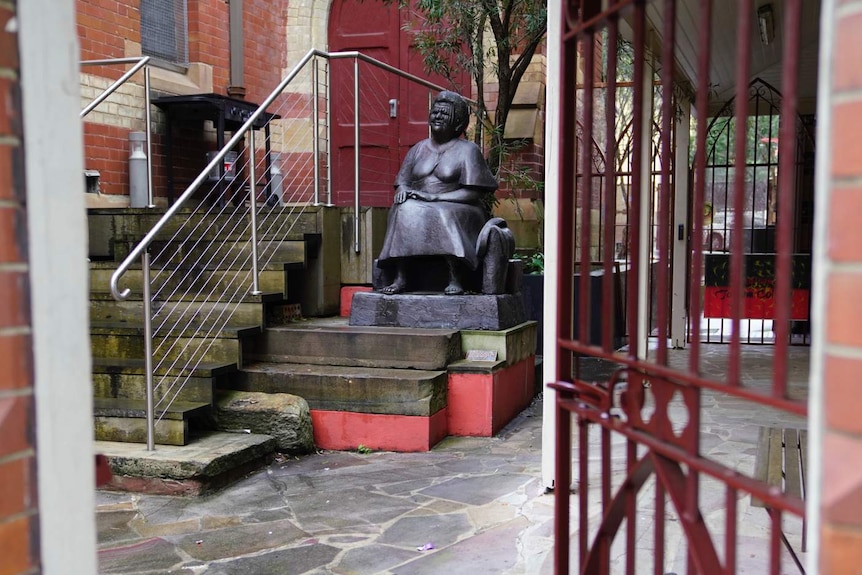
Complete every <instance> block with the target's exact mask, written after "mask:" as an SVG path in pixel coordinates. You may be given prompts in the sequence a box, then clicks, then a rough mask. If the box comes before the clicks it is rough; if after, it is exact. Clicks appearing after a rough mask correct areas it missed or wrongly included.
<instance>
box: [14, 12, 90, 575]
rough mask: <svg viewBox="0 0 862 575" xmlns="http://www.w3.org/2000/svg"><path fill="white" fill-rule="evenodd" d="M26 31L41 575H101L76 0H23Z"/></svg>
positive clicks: (21, 22) (21, 28) (21, 30)
mask: <svg viewBox="0 0 862 575" xmlns="http://www.w3.org/2000/svg"><path fill="white" fill-rule="evenodd" d="M18 34H19V36H18V38H19V46H20V57H21V70H22V72H21V91H22V95H23V98H22V101H23V108H24V113H23V116H24V122H23V124H24V142H23V144H24V150H25V158H26V160H25V162H26V164H25V166H26V193H27V225H28V228H29V237H28V239H29V251H30V295H31V308H32V317H33V353H34V357H35V401H36V430H35V435H36V446H37V447H36V449H37V454H36V456H37V465H38V472H37V475H38V477H37V479H38V497H39V538H40V541H39V545H40V553H41V562H42V570H41V573H42V574H43V575H68V574H70V573H74V574H75V575H90V574H93V575H94V574H95V573H96V571H97V565H96V524H95V464H94V455H93V412H92V402H93V390H92V385H91V379H90V377H91V374H90V335H89V314H88V298H89V294H88V287H89V282H88V275H87V274H88V270H87V218H86V216H87V214H86V206H85V200H84V171H83V169H84V166H83V160H82V157H83V151H82V150H83V148H82V142H83V136H82V130H81V120H80V119H79V118H78V112H79V111H80V109H81V95H80V80H79V68H78V55H79V50H78V43H77V36H76V27H75V2H74V0H26V1H23V2H18ZM0 561H2V559H0Z"/></svg>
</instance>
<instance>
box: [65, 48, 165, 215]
mask: <svg viewBox="0 0 862 575" xmlns="http://www.w3.org/2000/svg"><path fill="white" fill-rule="evenodd" d="M133 62H134V63H135V65H134V66H132V67H131V68H130V69H129V70H127V71H126V73H125V74H123V75H122V76H120V77H119V78H118V79H117V80H116V81H114V83H113V84H111V85H110V86H108V87H107V88H106V89H105V90H104V91H103V92H102V93H101V94H99V95H98V96H97V97H96V99H95V100H93V101H92V102H90V103H89V104H88V105H87V106H86V107H85V108H84V109H83V110H81V113H80V114H79V115H78V117H79V118H84V117H85V116H86V115H87V114H89V113H90V112H92V111H93V110H94V109H95V108H96V107H97V106H98V105H99V104H101V103H102V102H104V101H105V100H107V99H108V97H109V96H110V95H111V94H113V93H114V92H116V91H117V88H119V87H120V86H122V85H123V84H125V83H126V82H127V81H128V80H129V78H131V77H132V76H134V75H135V74H136V73H137V72H138V70H140V69H141V68H143V69H144V122H145V123H146V129H145V133H146V145H147V205H148V206H149V207H151V208H152V207H154V204H153V164H152V161H151V159H150V158H152V156H153V146H152V142H153V138H152V122H151V121H150V67H149V63H150V57H149V56H140V57H135V58H108V59H104V60H83V61H82V62H81V66H109V65H113V64H131V63H133Z"/></svg>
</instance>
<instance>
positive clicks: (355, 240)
mask: <svg viewBox="0 0 862 575" xmlns="http://www.w3.org/2000/svg"><path fill="white" fill-rule="evenodd" d="M353 251H354V252H355V253H357V254H358V253H359V58H356V59H354V60H353Z"/></svg>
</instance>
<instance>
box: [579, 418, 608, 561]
mask: <svg viewBox="0 0 862 575" xmlns="http://www.w3.org/2000/svg"><path fill="white" fill-rule="evenodd" d="M588 425H589V424H588V423H587V422H586V421H585V420H583V419H580V418H579V419H578V506H579V509H578V569H579V570H581V569H583V566H584V561H585V560H586V557H587V553H588V552H589V550H590V548H589V534H590V519H589V516H588V515H587V514H586V513H584V512H583V510H584V509H589V505H590V494H589V490H590V482H589V479H590V477H589V473H590V457H589V454H590V447H589V445H590V443H589V441H590V434H589V431H590V430H589V427H588ZM606 480H607V481H610V477H608V478H607V479H606V478H604V477H602V489H603V490H604V482H605V481H606Z"/></svg>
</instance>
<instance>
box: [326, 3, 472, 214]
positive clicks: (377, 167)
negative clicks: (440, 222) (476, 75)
mask: <svg viewBox="0 0 862 575" xmlns="http://www.w3.org/2000/svg"><path fill="white" fill-rule="evenodd" d="M416 21H417V19H415V18H410V10H409V9H406V8H401V9H399V8H398V7H397V6H394V5H385V4H383V3H380V2H361V1H358V0H344V1H339V2H333V4H332V9H331V13H330V18H329V47H330V48H329V49H330V51H331V52H343V51H352V50H355V51H358V52H361V53H362V54H365V55H367V56H370V57H372V58H375V59H376V60H380V61H381V62H384V63H386V64H389V65H390V66H394V67H395V68H398V69H400V70H403V71H404V72H408V73H409V74H412V75H414V76H417V77H419V78H423V79H426V80H427V81H430V82H433V83H435V84H437V85H440V86H448V83H447V82H446V81H445V80H444V79H443V78H440V77H437V76H429V75H428V74H426V73H425V71H424V67H423V63H422V57H421V55H420V54H419V53H418V52H417V51H416V50H415V49H413V47H412V38H413V33H412V32H410V31H404V28H405V27H408V28H409V27H410V26H412V25H414V24H415V22H416ZM330 66H331V78H332V80H331V82H332V86H331V88H330V94H331V100H332V101H331V106H332V117H333V119H332V152H333V154H332V156H333V157H332V189H333V202H334V203H335V204H336V205H338V206H350V205H353V203H354V197H355V195H354V190H355V188H356V186H355V181H356V180H355V175H354V174H355V157H356V154H355V149H356V147H355V141H354V138H355V132H354V125H355V119H354V118H355V105H354V102H355V98H354V94H355V92H356V89H355V86H356V83H355V78H356V72H357V70H358V73H359V98H358V101H359V155H360V157H359V166H360V168H359V189H360V205H362V206H381V207H386V206H390V205H391V204H392V198H393V195H394V190H393V182H394V181H395V175H396V174H397V172H398V168H399V167H400V165H401V161H402V160H403V159H404V156H405V154H406V153H407V150H409V149H410V147H411V146H412V145H413V144H415V143H416V142H418V141H419V140H422V139H423V138H426V137H427V136H428V109H429V103H430V99H431V98H433V96H434V95H435V94H436V90H432V89H429V88H427V87H426V86H424V85H422V84H420V83H417V82H415V81H411V80H408V79H405V78H402V77H399V76H398V75H396V74H394V73H391V72H387V71H384V70H382V69H380V68H378V67H376V66H373V65H371V64H369V63H366V62H362V61H360V62H359V64H358V65H357V64H355V61H354V60H353V59H333V60H331V61H330ZM459 84H460V85H459V86H457V87H456V88H455V89H457V90H458V91H459V92H460V93H461V94H462V95H464V96H467V97H469V95H470V94H469V86H470V82H469V76H468V75H466V74H465V80H464V81H461V82H459Z"/></svg>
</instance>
